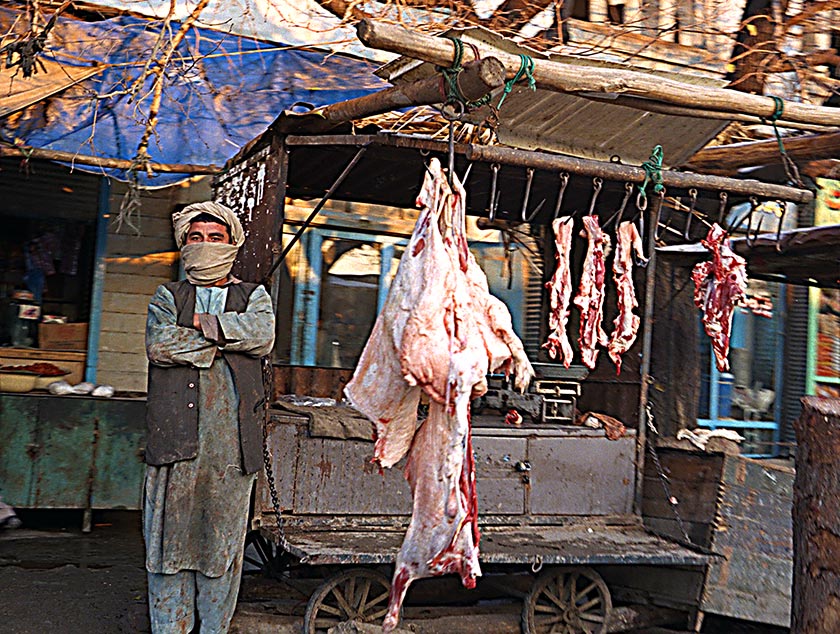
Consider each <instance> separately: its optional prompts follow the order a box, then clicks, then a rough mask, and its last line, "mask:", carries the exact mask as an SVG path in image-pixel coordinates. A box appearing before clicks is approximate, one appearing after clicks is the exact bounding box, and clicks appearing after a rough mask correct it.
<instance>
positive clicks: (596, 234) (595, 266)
mask: <svg viewBox="0 0 840 634" xmlns="http://www.w3.org/2000/svg"><path fill="white" fill-rule="evenodd" d="M583 227H584V231H585V233H586V237H587V239H588V241H589V246H588V248H587V252H586V259H585V260H584V262H583V275H581V279H580V288H579V290H578V294H577V297H575V300H574V303H575V306H577V307H578V308H579V309H580V336H579V337H578V343H579V344H580V355H581V358H582V359H583V364H584V365H585V366H586V367H587V368H589V369H590V370H592V369H594V368H595V362H596V361H597V359H598V346H599V345H601V346H607V345H608V344H609V339H608V338H607V333H605V332H604V327H603V321H604V282H605V278H606V262H605V258H606V253H605V252H606V250H607V249H608V248H609V246H610V237H609V236H608V235H607V234H606V233H604V232H603V231H601V227H600V225H599V224H598V217H597V216H594V215H592V216H584V217H583Z"/></svg>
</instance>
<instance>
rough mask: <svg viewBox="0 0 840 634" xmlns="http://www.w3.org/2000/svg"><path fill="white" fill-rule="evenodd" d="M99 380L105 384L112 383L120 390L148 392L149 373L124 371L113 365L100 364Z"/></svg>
mask: <svg viewBox="0 0 840 634" xmlns="http://www.w3.org/2000/svg"><path fill="white" fill-rule="evenodd" d="M97 380H98V382H99V383H102V384H104V385H110V386H112V387H113V388H114V389H116V390H119V391H120V392H138V393H141V394H145V393H146V387H147V380H148V379H147V375H146V373H145V372H124V371H123V370H121V369H120V368H115V367H113V366H106V367H103V366H102V365H100V367H99V371H98V372H97Z"/></svg>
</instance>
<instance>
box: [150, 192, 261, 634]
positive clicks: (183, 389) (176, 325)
mask: <svg viewBox="0 0 840 634" xmlns="http://www.w3.org/2000/svg"><path fill="white" fill-rule="evenodd" d="M172 223H173V225H174V228H175V242H176V243H177V245H178V247H179V248H180V249H181V261H182V263H183V266H184V271H185V272H186V278H187V279H186V280H182V281H179V282H170V283H168V284H163V285H162V286H159V287H158V289H157V291H156V292H155V294H154V296H153V297H152V300H151V302H150V303H149V313H148V318H147V321H146V354H147V356H148V358H149V395H148V404H147V408H146V424H147V437H146V464H147V465H148V466H147V468H146V483H145V493H144V501H143V502H144V504H143V536H144V538H145V542H146V570H147V571H148V582H149V612H150V616H151V624H152V632H153V633H154V634H169V633H176V632H177V633H178V634H187V633H189V632H190V631H192V629H193V628H194V627H195V628H196V630H197V629H198V628H199V627H200V629H201V634H219V633H224V632H227V631H228V627H229V625H230V620H231V617H232V616H233V611H234V608H235V607H236V597H237V594H238V592H239V579H240V576H241V573H242V556H243V545H244V539H245V533H246V530H247V526H246V524H247V521H248V505H249V501H250V496H251V487H252V485H253V483H254V479H255V477H256V476H255V474H256V472H257V471H258V470H259V469H260V468H261V467H262V425H263V424H264V419H263V407H262V405H263V398H264V392H263V383H262V369H261V363H260V357H262V356H264V355H266V354H268V353H269V352H270V351H271V348H272V346H273V345H274V310H273V308H272V304H271V298H270V297H269V295H268V293H267V292H266V290H265V289H264V288H263V287H262V286H260V285H258V284H251V283H247V282H242V281H240V280H238V279H236V278H235V277H233V276H231V275H230V270H231V267H232V266H233V261H234V259H235V258H236V254H237V252H238V251H239V248H240V247H241V246H242V244H243V243H244V242H245V235H244V233H243V231H242V226H241V225H240V223H239V219H238V218H237V217H236V215H235V214H234V213H233V212H232V211H231V210H230V209H228V208H227V207H225V206H224V205H220V204H218V203H214V202H203V203H196V204H193V205H189V206H187V207H185V208H184V209H183V210H181V211H178V212H176V213H175V214H173V216H172Z"/></svg>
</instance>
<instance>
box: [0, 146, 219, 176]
mask: <svg viewBox="0 0 840 634" xmlns="http://www.w3.org/2000/svg"><path fill="white" fill-rule="evenodd" d="M4 156H10V157H15V158H22V159H44V160H47V161H61V162H62V163H73V164H79V165H91V166H93V167H103V168H109V169H123V170H127V169H131V168H132V167H134V168H137V164H136V163H134V162H133V161H130V160H127V159H115V158H105V157H101V156H85V155H84V154H75V153H73V152H61V151H59V150H39V149H38V148H30V147H9V146H0V157H4ZM148 167H149V168H150V169H151V170H152V171H155V172H160V173H164V172H165V173H168V174H218V173H219V172H221V171H222V168H221V167H217V166H216V165H189V164H171V163H148ZM143 169H144V170H145V169H146V166H145V165H144V166H143Z"/></svg>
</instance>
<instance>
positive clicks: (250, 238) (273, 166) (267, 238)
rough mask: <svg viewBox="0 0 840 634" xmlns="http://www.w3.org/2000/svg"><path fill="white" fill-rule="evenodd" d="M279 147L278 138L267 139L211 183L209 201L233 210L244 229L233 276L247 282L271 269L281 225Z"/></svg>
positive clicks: (255, 279)
mask: <svg viewBox="0 0 840 634" xmlns="http://www.w3.org/2000/svg"><path fill="white" fill-rule="evenodd" d="M280 147H281V142H280V138H279V137H268V138H266V139H265V143H264V145H263V147H260V148H259V149H257V150H256V151H255V152H254V153H253V154H252V155H250V156H248V157H247V158H245V159H244V160H243V161H241V162H238V163H232V164H229V165H228V166H226V167H225V171H224V172H222V173H221V174H219V175H218V176H216V177H215V178H214V180H213V199H214V200H215V201H217V202H220V203H223V204H225V205H227V206H228V207H230V208H231V209H233V210H234V211H236V213H237V215H238V216H239V220H240V221H241V222H242V227H243V229H244V230H245V245H244V246H243V248H242V250H241V251H240V253H239V256H238V257H237V260H236V262H235V264H234V268H233V274H234V275H236V276H237V277H239V278H240V279H244V280H246V281H249V282H258V281H260V280H262V278H263V276H264V275H265V274H266V273H267V272H268V270H269V269H270V268H271V263H272V261H273V254H274V251H275V250H276V246H277V243H278V240H279V236H280V234H279V230H280V226H281V225H282V223H283V218H282V211H281V202H282V200H281V199H280V192H281V182H280V160H281V152H280Z"/></svg>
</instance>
